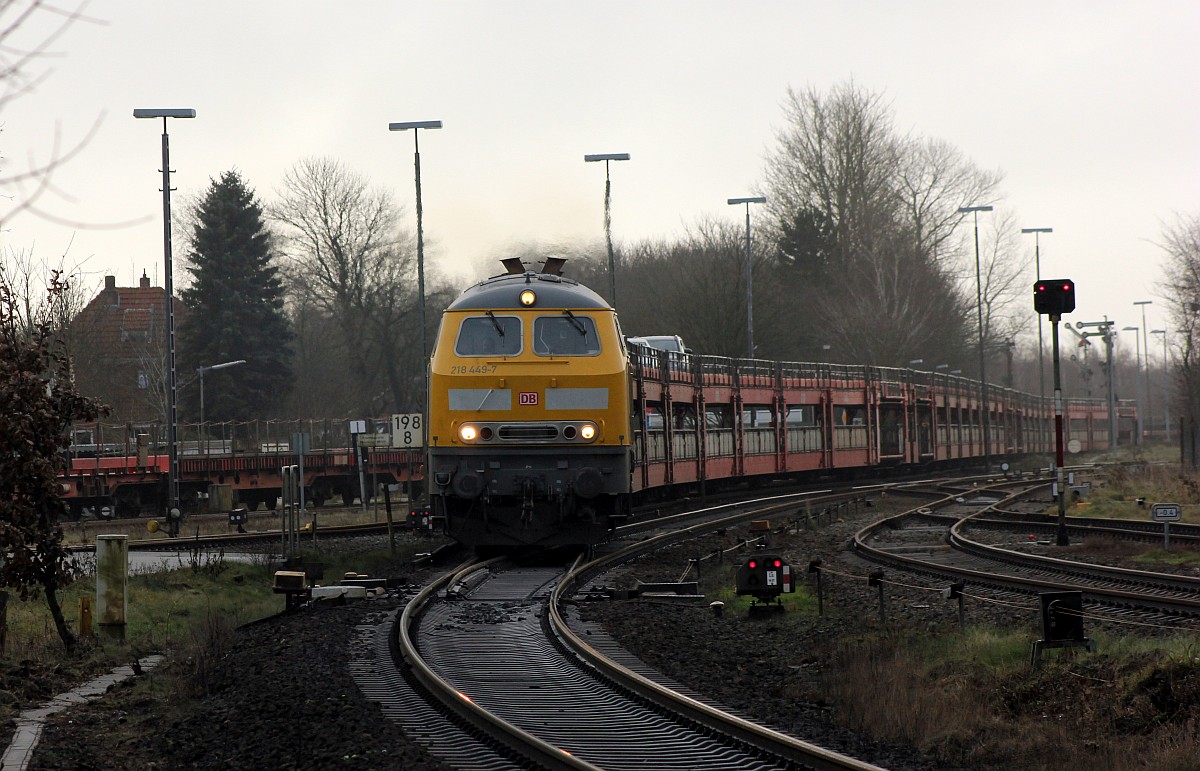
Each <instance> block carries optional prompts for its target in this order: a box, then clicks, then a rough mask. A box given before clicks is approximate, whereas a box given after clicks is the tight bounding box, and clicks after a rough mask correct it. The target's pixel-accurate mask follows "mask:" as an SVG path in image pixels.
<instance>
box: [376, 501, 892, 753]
mask: <svg viewBox="0 0 1200 771" xmlns="http://www.w3.org/2000/svg"><path fill="white" fill-rule="evenodd" d="M780 506H787V507H790V508H793V509H794V508H795V506H796V502H795V500H790V501H788V502H787V503H781V502H780V501H778V500H777V499H773V500H770V501H764V502H760V503H759V504H758V505H749V504H746V503H743V504H742V505H740V506H737V507H715V508H725V509H726V511H725V512H722V513H721V515H720V516H719V518H717V519H713V517H714V516H716V515H717V512H715V511H713V510H709V511H708V512H707V515H706V517H705V519H704V521H702V522H699V523H696V524H692V525H690V526H688V527H684V528H683V529H681V530H676V531H673V532H670V533H665V534H662V535H658V536H654V537H652V538H648V539H646V540H644V541H640V542H638V543H635V544H633V545H631V546H628V547H626V548H618V547H617V545H616V544H614V545H612V546H611V547H610V548H611V551H610V553H608V554H606V555H605V556H602V557H599V558H597V559H594V560H592V561H591V562H588V563H586V564H576V565H575V566H573V567H572V568H570V569H565V568H563V567H562V566H550V567H546V566H535V567H530V566H524V567H522V566H514V565H508V564H504V563H500V562H492V563H491V564H487V565H484V564H478V565H471V566H465V567H463V568H462V569H460V570H457V571H454V572H452V573H448V574H447V575H446V576H443V577H442V579H441V580H439V581H438V582H436V583H435V584H431V585H430V586H429V587H427V589H426V590H425V591H424V592H422V594H421V595H420V596H418V598H416V599H415V600H414V601H413V602H412V603H410V604H409V606H408V607H407V608H406V609H405V611H404V614H403V616H402V618H401V619H400V623H399V629H398V638H397V646H398V649H399V650H400V652H401V653H402V655H403V657H404V660H405V663H406V664H407V666H408V667H409V668H410V670H411V672H412V674H413V676H414V678H415V679H416V680H419V681H420V683H421V684H422V685H423V686H424V687H425V688H427V689H429V690H430V691H432V692H434V693H437V694H439V698H440V699H441V700H442V703H444V704H445V705H446V707H447V708H448V709H450V710H452V711H454V712H455V713H457V714H458V715H459V717H460V718H461V719H462V720H464V721H467V722H468V723H469V724H470V726H472V728H473V729H477V730H479V731H483V732H486V733H487V734H488V735H489V736H491V737H493V738H492V741H493V742H495V746H497V747H499V748H501V749H497V750H493V753H494V754H495V756H496V757H501V758H509V759H511V758H512V757H513V756H514V755H519V756H520V757H523V758H529V759H532V760H533V761H534V762H536V763H537V764H538V765H540V766H543V767H547V768H599V767H603V768H606V769H624V768H628V769H646V768H655V769H671V768H676V769H693V768H705V769H709V768H713V769H720V768H725V769H775V768H819V769H835V768H836V769H847V768H854V769H868V768H875V767H874V766H871V765H869V764H866V763H863V762H861V761H858V760H855V759H853V758H849V757H846V756H843V755H840V754H838V753H834V752H831V751H829V750H825V749H823V748H821V747H817V746H815V745H811V744H808V743H806V742H804V741H802V740H801V739H798V738H796V737H793V736H789V735H787V734H783V733H780V732H778V731H775V730H773V729H770V728H767V727H764V726H761V725H759V724H757V723H754V722H752V721H750V720H748V719H746V718H743V717H740V716H737V715H734V714H732V713H730V712H729V711H728V710H726V709H722V708H720V707H719V706H718V705H713V704H710V703H708V702H706V701H705V700H704V699H703V698H702V697H700V696H698V695H696V694H691V693H686V692H684V689H683V688H682V687H681V686H679V685H678V684H676V683H673V682H670V681H667V680H666V679H664V678H663V677H662V676H661V675H659V674H658V673H656V672H654V671H653V670H651V669H650V668H649V667H647V666H646V665H644V664H642V663H641V662H639V661H637V660H635V659H633V658H632V657H631V656H629V655H628V654H627V653H625V652H624V651H622V650H620V648H619V647H618V646H616V645H615V644H614V643H612V642H611V641H610V640H608V639H607V636H606V635H604V634H603V632H602V630H600V629H598V628H595V627H592V626H590V625H588V624H585V623H583V622H582V621H580V620H579V618H578V615H577V613H576V612H575V609H574V605H573V603H572V600H571V597H572V596H573V595H574V594H575V593H576V592H577V591H578V592H586V591H587V590H588V589H589V586H590V584H589V583H588V582H589V581H590V580H591V579H592V578H594V577H596V576H598V575H600V574H602V573H603V572H604V571H606V570H608V569H610V568H611V567H613V566H614V565H616V564H619V563H621V562H623V561H627V560H630V559H633V558H634V557H635V556H637V555H640V554H644V553H646V552H648V551H651V550H653V549H656V548H660V547H665V546H667V545H669V544H672V543H677V542H680V541H683V540H686V539H687V538H689V537H692V536H694V535H698V534H701V533H705V532H710V531H711V530H712V529H713V528H714V527H721V526H723V525H728V524H733V523H734V522H739V521H744V520H746V519H749V518H754V517H761V516H763V512H764V509H776V510H777V509H778V507H780ZM730 510H734V513H732V514H730V513H728V512H729V511H730ZM689 516H692V517H696V516H699V515H697V514H696V513H695V512H693V513H691V514H690V515H689Z"/></svg>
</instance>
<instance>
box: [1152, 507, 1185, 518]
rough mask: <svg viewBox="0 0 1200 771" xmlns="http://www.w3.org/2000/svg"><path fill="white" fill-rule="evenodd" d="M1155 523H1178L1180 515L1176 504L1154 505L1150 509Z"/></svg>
mask: <svg viewBox="0 0 1200 771" xmlns="http://www.w3.org/2000/svg"><path fill="white" fill-rule="evenodd" d="M1150 516H1151V517H1153V519H1154V521H1155V522H1178V521H1179V519H1180V517H1181V514H1180V511H1179V504H1178V503H1156V504H1154V505H1153V506H1151V507H1150Z"/></svg>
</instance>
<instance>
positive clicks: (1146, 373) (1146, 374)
mask: <svg viewBox="0 0 1200 771" xmlns="http://www.w3.org/2000/svg"><path fill="white" fill-rule="evenodd" d="M1153 304H1154V301H1153V300H1138V301H1136V302H1135V303H1134V305H1140V306H1142V350H1143V351H1145V352H1146V354H1145V355H1146V361H1145V367H1144V368H1143V374H1142V377H1143V379H1144V381H1145V382H1144V385H1145V389H1144V391H1143V393H1145V394H1146V417H1150V413H1152V412H1154V399H1153V398H1152V397H1151V396H1150V337H1149V331H1150V330H1149V327H1147V326H1146V306H1147V305H1153ZM1138 413H1139V415H1138V420H1139V422H1141V414H1140V413H1141V405H1140V404H1139V405H1138Z"/></svg>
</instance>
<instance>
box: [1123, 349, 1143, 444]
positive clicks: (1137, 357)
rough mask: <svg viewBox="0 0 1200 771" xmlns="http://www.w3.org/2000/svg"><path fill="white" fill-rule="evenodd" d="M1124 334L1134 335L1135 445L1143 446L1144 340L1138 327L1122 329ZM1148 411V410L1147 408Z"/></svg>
mask: <svg viewBox="0 0 1200 771" xmlns="http://www.w3.org/2000/svg"><path fill="white" fill-rule="evenodd" d="M1121 331H1122V332H1132V333H1133V344H1134V351H1135V353H1134V357H1133V383H1134V389H1133V391H1134V394H1135V395H1136V396H1137V412H1138V415H1137V433H1138V435H1137V441H1136V442H1134V444H1141V443H1142V440H1143V438H1144V437H1145V432H1144V431H1143V424H1142V405H1143V402H1142V338H1140V337H1138V332H1139V329H1138V327H1121ZM1147 409H1148V408H1147Z"/></svg>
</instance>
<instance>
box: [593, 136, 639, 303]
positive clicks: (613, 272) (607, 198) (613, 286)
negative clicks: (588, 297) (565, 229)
mask: <svg viewBox="0 0 1200 771" xmlns="http://www.w3.org/2000/svg"><path fill="white" fill-rule="evenodd" d="M583 160H584V162H585V163H599V162H600V161H604V241H605V243H607V244H608V301H609V303H611V304H612V306H613V307H614V308H615V307H617V260H616V257H614V256H613V245H612V178H611V177H610V176H609V173H608V170H609V169H608V167H609V163H610V162H611V161H627V160H629V153H589V154H587V155H584V156H583Z"/></svg>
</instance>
